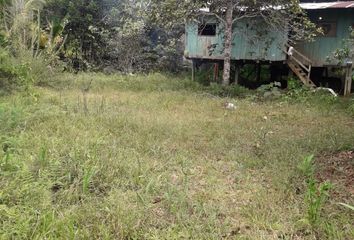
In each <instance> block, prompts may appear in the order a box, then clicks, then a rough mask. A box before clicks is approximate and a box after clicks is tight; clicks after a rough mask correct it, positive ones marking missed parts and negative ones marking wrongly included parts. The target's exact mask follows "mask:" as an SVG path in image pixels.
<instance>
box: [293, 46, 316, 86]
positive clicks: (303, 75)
mask: <svg viewBox="0 0 354 240" xmlns="http://www.w3.org/2000/svg"><path fill="white" fill-rule="evenodd" d="M287 47H288V49H289V50H288V51H286V54H287V55H288V60H287V64H288V66H289V68H290V69H291V71H293V73H295V75H296V76H297V77H298V78H299V79H300V81H301V82H302V83H303V84H304V85H305V86H308V87H310V88H315V87H316V84H314V82H312V80H311V79H310V76H311V68H312V61H311V60H310V59H309V58H308V57H306V56H304V55H303V54H301V53H300V52H299V51H297V50H296V49H295V48H293V47H292V46H290V45H289V44H287Z"/></svg>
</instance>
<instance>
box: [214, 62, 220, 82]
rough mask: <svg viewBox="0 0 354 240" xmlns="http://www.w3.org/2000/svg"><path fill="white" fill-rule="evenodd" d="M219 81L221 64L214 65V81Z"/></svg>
mask: <svg viewBox="0 0 354 240" xmlns="http://www.w3.org/2000/svg"><path fill="white" fill-rule="evenodd" d="M218 80H219V63H214V78H213V81H214V82H217V81H218Z"/></svg>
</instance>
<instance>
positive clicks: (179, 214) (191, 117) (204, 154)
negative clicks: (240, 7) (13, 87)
mask: <svg viewBox="0 0 354 240" xmlns="http://www.w3.org/2000/svg"><path fill="white" fill-rule="evenodd" d="M61 81H62V82H61V84H60V83H59V82H56V85H53V87H54V88H51V89H47V88H34V89H33V92H35V93H36V94H35V96H36V97H33V96H29V95H23V94H22V93H20V92H19V93H15V94H12V95H9V96H4V97H1V98H0V102H1V104H0V136H1V138H0V141H1V150H0V222H1V224H0V236H1V237H0V238H2V239H11V238H12V239H13V238H16V239H28V238H31V239H41V238H51V239H63V238H64V239H73V238H77V239H87V238H106V239H179V238H191V239H220V238H229V239H233V238H236V239H237V238H240V239H242V238H245V239H254V238H256V239H261V238H264V239H279V238H283V239H287V238H299V239H314V238H318V239H351V238H353V236H354V232H353V229H352V228H351V227H350V226H351V222H352V219H353V211H352V210H350V209H349V208H345V207H342V206H340V205H338V203H339V202H345V203H347V204H351V205H352V203H353V199H350V198H349V199H346V201H344V200H343V199H340V200H339V199H336V195H332V194H331V192H329V194H330V195H329V197H328V201H322V199H323V198H322V197H321V196H323V194H322V195H321V194H320V195H318V189H319V188H318V186H319V185H318V184H317V183H316V184H315V185H313V184H310V182H309V181H308V179H309V178H308V177H307V175H306V174H305V175H304V174H303V173H302V172H300V171H299V170H298V165H299V162H301V161H302V159H304V156H308V155H310V154H315V156H318V155H320V154H322V153H323V152H335V151H338V150H341V149H353V148H354V146H353V142H354V136H353V134H352V133H353V126H354V121H353V118H352V117H350V116H348V115H347V114H346V113H345V110H344V109H343V108H333V107H332V106H333V105H331V104H333V103H331V102H328V103H327V102H325V103H323V102H322V103H319V102H317V101H312V100H311V98H309V99H308V102H307V104H306V105H304V104H303V103H302V102H298V103H297V102H296V101H295V102H291V103H289V101H284V100H283V99H281V98H280V99H277V100H267V101H265V102H264V101H255V99H254V98H248V97H246V98H237V99H231V98H224V97H214V95H211V94H210V93H206V92H205V89H206V88H205V87H202V86H201V85H198V84H196V83H194V82H191V81H190V80H188V79H183V78H176V77H172V76H169V75H161V74H153V75H147V76H124V75H112V76H106V75H103V74H79V75H69V74H65V75H62V78H61ZM225 102H233V103H234V104H235V105H236V106H237V108H236V110H227V109H225V108H224V104H225ZM324 105H327V107H319V106H324ZM328 109H331V111H328ZM309 162H310V163H309V167H308V168H310V167H311V166H313V167H316V166H315V165H314V164H313V163H312V161H309ZM309 176H311V174H310V175H309ZM304 183H305V184H304ZM337 187H339V186H333V188H337ZM320 190H321V189H320ZM320 192H321V191H320ZM322 192H323V191H322ZM326 192H327V191H326ZM319 197H320V198H319ZM318 199H321V201H320V202H319V204H318ZM326 216H331V217H330V218H328V217H326ZM303 219H309V221H311V222H314V223H315V224H313V225H306V224H303Z"/></svg>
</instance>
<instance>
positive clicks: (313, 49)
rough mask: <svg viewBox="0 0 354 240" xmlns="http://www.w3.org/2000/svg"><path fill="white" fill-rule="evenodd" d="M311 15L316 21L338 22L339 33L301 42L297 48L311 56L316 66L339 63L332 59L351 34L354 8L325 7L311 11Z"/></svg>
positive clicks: (353, 22)
mask: <svg viewBox="0 0 354 240" xmlns="http://www.w3.org/2000/svg"><path fill="white" fill-rule="evenodd" d="M309 17H310V18H311V20H312V21H314V22H316V21H318V20H319V18H320V17H321V18H322V20H321V21H322V22H336V23H337V34H336V36H334V37H324V36H321V37H316V38H315V41H314V42H311V43H304V44H299V45H298V46H296V48H297V49H298V50H299V51H300V52H301V53H303V54H304V55H305V56H307V57H309V58H310V59H311V60H312V61H313V63H314V66H323V65H337V61H335V60H333V58H332V60H330V61H329V59H328V57H333V53H334V51H335V50H336V49H339V48H341V47H343V40H344V39H347V38H348V36H349V27H350V26H353V24H354V10H352V9H323V10H312V11H309Z"/></svg>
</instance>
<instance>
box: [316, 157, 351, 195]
mask: <svg viewBox="0 0 354 240" xmlns="http://www.w3.org/2000/svg"><path fill="white" fill-rule="evenodd" d="M316 169H317V171H316V178H317V179H318V181H320V182H324V181H330V182H331V183H332V184H333V185H334V188H333V191H332V194H333V195H334V196H335V197H337V198H338V199H351V198H353V196H354V151H343V152H339V153H335V154H325V155H322V156H320V157H318V158H317V159H316Z"/></svg>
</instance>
